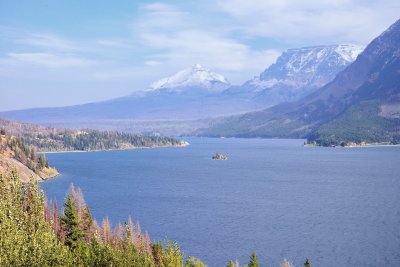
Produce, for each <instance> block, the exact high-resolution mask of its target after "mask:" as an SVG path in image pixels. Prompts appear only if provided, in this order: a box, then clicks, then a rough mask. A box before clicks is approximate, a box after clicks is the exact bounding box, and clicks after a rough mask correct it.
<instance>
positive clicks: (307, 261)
mask: <svg viewBox="0 0 400 267" xmlns="http://www.w3.org/2000/svg"><path fill="white" fill-rule="evenodd" d="M304 267H311V264H310V261H309V260H308V258H306V262H305V263H304Z"/></svg>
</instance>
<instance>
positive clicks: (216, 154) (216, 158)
mask: <svg viewBox="0 0 400 267" xmlns="http://www.w3.org/2000/svg"><path fill="white" fill-rule="evenodd" d="M212 159H213V160H227V159H228V157H227V156H224V155H222V154H220V153H218V152H217V153H215V155H214V156H213V157H212Z"/></svg>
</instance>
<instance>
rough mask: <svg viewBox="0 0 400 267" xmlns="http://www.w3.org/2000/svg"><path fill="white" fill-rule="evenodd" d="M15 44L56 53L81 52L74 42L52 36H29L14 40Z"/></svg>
mask: <svg viewBox="0 0 400 267" xmlns="http://www.w3.org/2000/svg"><path fill="white" fill-rule="evenodd" d="M15 42H16V43H20V44H25V45H29V46H36V47H40V48H45V49H48V50H56V51H68V52H72V51H79V50H82V47H81V46H80V45H78V44H76V43H75V42H72V41H70V40H67V39H65V38H62V37H60V36H56V35H53V34H29V35H28V36H27V37H25V38H21V39H17V40H15Z"/></svg>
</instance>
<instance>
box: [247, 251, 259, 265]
mask: <svg viewBox="0 0 400 267" xmlns="http://www.w3.org/2000/svg"><path fill="white" fill-rule="evenodd" d="M248 267H258V258H257V255H256V253H255V252H253V253H252V254H251V256H250V262H249V264H248Z"/></svg>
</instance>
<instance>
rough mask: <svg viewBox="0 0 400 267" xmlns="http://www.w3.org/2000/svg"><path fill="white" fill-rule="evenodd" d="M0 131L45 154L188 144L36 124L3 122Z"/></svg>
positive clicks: (149, 137) (125, 134)
mask: <svg viewBox="0 0 400 267" xmlns="http://www.w3.org/2000/svg"><path fill="white" fill-rule="evenodd" d="M0 128H2V129H4V130H5V131H6V132H7V133H10V134H12V135H15V136H18V137H19V138H21V140H22V141H23V142H24V143H25V144H28V145H32V146H35V147H37V148H38V150H39V151H41V152H57V151H96V150H111V149H134V148H154V147H174V146H185V145H187V143H186V142H184V141H180V140H176V139H174V138H170V137H160V136H142V135H136V134H130V133H120V132H115V131H99V130H91V129H84V130H71V129H64V128H49V127H44V126H39V125H35V124H28V123H19V122H15V121H8V120H4V119H0Z"/></svg>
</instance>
